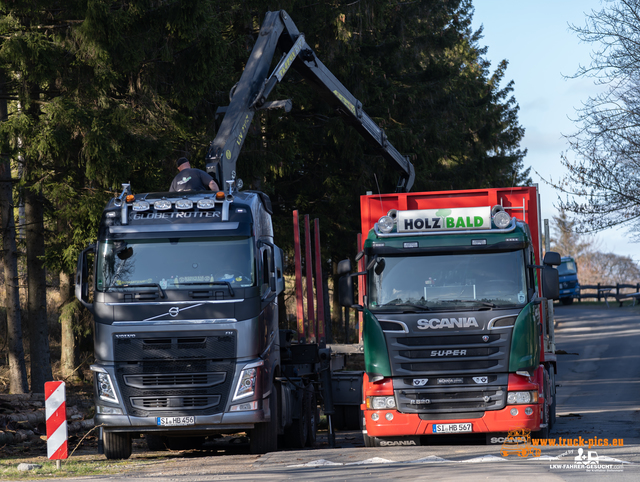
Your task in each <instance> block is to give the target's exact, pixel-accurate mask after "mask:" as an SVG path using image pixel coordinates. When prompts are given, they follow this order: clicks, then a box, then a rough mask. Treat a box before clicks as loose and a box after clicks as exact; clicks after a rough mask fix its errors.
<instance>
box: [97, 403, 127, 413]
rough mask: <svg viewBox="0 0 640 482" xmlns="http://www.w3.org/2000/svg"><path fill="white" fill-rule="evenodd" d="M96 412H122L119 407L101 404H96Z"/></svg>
mask: <svg viewBox="0 0 640 482" xmlns="http://www.w3.org/2000/svg"><path fill="white" fill-rule="evenodd" d="M96 413H100V414H103V415H123V414H124V412H123V411H122V409H121V408H115V407H103V406H102V405H96Z"/></svg>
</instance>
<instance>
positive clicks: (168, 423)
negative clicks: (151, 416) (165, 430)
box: [158, 417, 196, 427]
mask: <svg viewBox="0 0 640 482" xmlns="http://www.w3.org/2000/svg"><path fill="white" fill-rule="evenodd" d="M195 424H196V417H158V425H159V426H162V427H179V426H181V425H195Z"/></svg>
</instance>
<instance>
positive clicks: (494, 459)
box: [459, 455, 507, 464]
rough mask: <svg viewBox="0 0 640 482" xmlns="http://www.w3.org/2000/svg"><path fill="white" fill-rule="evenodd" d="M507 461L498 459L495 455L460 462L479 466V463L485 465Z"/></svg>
mask: <svg viewBox="0 0 640 482" xmlns="http://www.w3.org/2000/svg"><path fill="white" fill-rule="evenodd" d="M506 460H507V459H505V458H504V457H497V456H495V455H482V456H481V457H474V458H472V459H467V460H460V461H459V462H462V463H469V464H478V463H484V462H505V461H506Z"/></svg>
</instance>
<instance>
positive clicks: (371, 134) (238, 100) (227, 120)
mask: <svg viewBox="0 0 640 482" xmlns="http://www.w3.org/2000/svg"><path fill="white" fill-rule="evenodd" d="M276 48H278V49H279V50H280V51H282V52H286V54H285V55H283V57H282V58H281V60H280V62H279V63H278V65H277V66H276V68H275V69H274V70H273V72H272V73H271V74H270V75H268V71H269V66H270V65H271V61H272V59H273V56H274V53H275V50H276ZM291 67H293V68H294V69H296V70H297V71H298V72H299V73H300V74H301V75H302V76H303V77H304V78H305V79H306V80H307V81H308V82H309V83H311V85H313V86H314V87H316V88H317V89H318V90H319V92H320V93H321V95H322V97H323V98H324V99H325V101H326V102H327V103H328V104H329V105H331V106H332V107H334V108H335V109H336V111H337V112H338V113H339V114H340V115H342V116H343V117H344V118H345V119H346V120H347V122H349V124H351V125H352V126H353V127H354V128H355V129H356V130H357V131H358V132H359V133H360V134H361V135H362V136H363V137H364V138H365V139H366V140H367V141H368V142H370V143H371V144H372V145H373V146H374V147H375V148H376V150H377V151H378V152H379V153H380V154H381V155H382V156H383V157H384V158H385V159H386V160H387V161H389V162H391V164H392V166H393V167H394V168H395V169H397V170H398V171H400V180H399V181H398V185H397V187H396V192H408V191H410V190H411V187H412V186H413V182H414V180H415V170H414V167H413V164H411V162H410V161H409V159H408V157H406V156H403V155H402V154H400V152H398V150H397V149H396V148H395V147H394V146H393V145H392V144H391V143H390V142H389V141H388V139H387V136H386V134H385V132H384V130H383V129H381V128H380V127H379V126H378V125H377V124H376V123H375V122H374V121H373V119H371V117H369V116H368V115H367V114H366V112H364V110H363V109H362V103H361V102H360V101H358V100H357V99H356V98H355V97H354V96H353V95H352V94H351V93H350V92H349V91H348V90H347V88H346V87H345V86H344V85H342V83H341V82H340V81H339V80H338V79H337V78H336V77H335V76H334V75H333V74H332V73H331V72H330V71H329V69H327V67H326V66H325V65H324V64H323V63H322V62H321V61H320V59H319V58H318V57H317V56H316V54H315V53H314V51H313V50H312V49H311V48H310V47H309V45H308V44H307V42H306V41H305V37H304V34H302V33H300V32H299V31H298V29H297V27H296V26H295V24H294V23H293V21H292V20H291V18H290V17H289V15H288V14H287V13H286V12H285V11H284V10H280V11H276V12H267V14H266V16H265V20H264V22H263V24H262V27H261V28H260V33H259V35H258V39H257V41H256V43H255V45H254V47H253V50H252V51H251V55H250V57H249V60H248V61H247V64H246V66H245V69H244V72H243V73H242V76H241V77H240V80H239V81H238V83H237V84H236V85H235V86H234V88H233V89H232V90H231V95H230V97H231V99H230V103H229V106H228V107H227V108H222V109H219V112H220V111H222V112H224V118H223V120H222V123H221V125H220V129H219V130H218V134H217V135H216V137H215V139H214V140H213V141H212V143H211V146H210V147H209V151H208V154H207V158H206V162H207V172H209V173H211V174H212V175H214V176H215V177H216V178H217V179H218V180H219V181H221V182H222V183H223V184H229V183H233V182H237V180H236V162H237V159H238V155H239V154H240V150H241V149H242V145H243V144H244V141H245V139H246V134H247V131H248V129H249V126H250V125H251V121H252V120H253V116H254V114H255V112H256V111H257V110H262V109H274V108H284V109H285V111H287V112H289V111H290V110H291V102H290V101H288V100H286V101H271V102H268V101H267V98H268V97H269V95H270V94H271V92H272V90H273V89H274V87H275V86H276V84H277V83H278V82H280V81H282V79H283V77H284V76H285V74H286V73H287V71H288V70H289V69H290V68H291ZM237 187H238V188H240V187H241V186H240V185H238V186H237Z"/></svg>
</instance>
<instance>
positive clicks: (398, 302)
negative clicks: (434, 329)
mask: <svg viewBox="0 0 640 482" xmlns="http://www.w3.org/2000/svg"><path fill="white" fill-rule="evenodd" d="M391 306H398V307H400V306H409V307H411V308H416V309H418V310H421V311H431V308H429V307H428V306H426V305H419V304H416V303H411V302H407V301H402V300H401V299H395V300H391V301H389V302H387V303H385V304H384V305H380V306H378V308H385V307H391Z"/></svg>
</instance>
